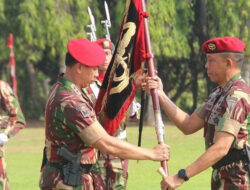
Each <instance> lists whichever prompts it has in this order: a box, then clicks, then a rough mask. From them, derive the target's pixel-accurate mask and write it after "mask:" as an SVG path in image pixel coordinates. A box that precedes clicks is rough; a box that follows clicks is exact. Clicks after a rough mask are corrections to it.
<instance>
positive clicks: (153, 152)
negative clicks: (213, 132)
mask: <svg viewBox="0 0 250 190" xmlns="http://www.w3.org/2000/svg"><path fill="white" fill-rule="evenodd" d="M104 60H105V53H104V51H103V50H102V49H101V48H100V47H99V46H98V45H97V44H96V43H94V42H90V41H89V40H87V39H76V40H71V41H70V42H69V43H68V53H67V54H66V61H65V62H66V73H65V75H64V76H62V77H60V78H59V79H58V82H56V83H55V85H54V86H53V87H52V88H51V91H50V94H49V96H48V100H47V104H46V111H45V138H46V139H45V146H46V155H47V158H48V162H47V163H46V164H45V165H44V166H43V168H42V172H41V178H40V187H41V189H84V190H92V189H94V184H93V181H92V176H91V173H90V169H91V167H92V165H93V164H94V163H95V162H96V154H95V148H97V149H99V150H100V151H102V152H104V153H107V154H113V155H114V156H118V157H121V158H123V159H136V160H140V159H150V160H166V159H168V157H169V150H168V146H167V145H157V146H156V147H155V148H154V149H145V148H139V147H136V146H134V145H131V144H129V143H126V142H124V141H120V140H118V139H116V138H114V137H111V136H109V135H108V134H107V133H106V132H105V130H104V129H103V127H102V126H101V125H100V124H99V122H98V121H97V119H96V115H95V112H94V110H93V105H92V103H91V102H90V100H89V99H88V98H87V97H86V95H85V94H84V93H83V91H82V90H81V89H82V88H85V87H87V86H88V85H89V84H90V83H92V82H94V81H95V78H96V77H97V76H98V66H99V65H101V64H103V62H104ZM135 83H136V84H137V86H138V85H139V84H140V83H139V80H137V81H135ZM79 155H80V156H79ZM70 158H73V159H72V160H70ZM78 158H79V159H78Z"/></svg>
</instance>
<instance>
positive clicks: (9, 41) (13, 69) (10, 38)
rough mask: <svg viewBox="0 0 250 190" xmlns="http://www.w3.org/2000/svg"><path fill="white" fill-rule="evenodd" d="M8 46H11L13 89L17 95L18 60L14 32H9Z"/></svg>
mask: <svg viewBox="0 0 250 190" xmlns="http://www.w3.org/2000/svg"><path fill="white" fill-rule="evenodd" d="M7 47H8V48H10V70H11V79H12V86H13V91H14V94H15V95H16V96H17V81H16V61H15V54H14V43H13V34H9V37H8V44H7Z"/></svg>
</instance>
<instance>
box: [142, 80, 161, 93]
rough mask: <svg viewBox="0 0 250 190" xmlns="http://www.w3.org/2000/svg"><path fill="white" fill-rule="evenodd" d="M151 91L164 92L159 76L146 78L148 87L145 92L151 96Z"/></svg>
mask: <svg viewBox="0 0 250 190" xmlns="http://www.w3.org/2000/svg"><path fill="white" fill-rule="evenodd" d="M151 89H157V90H159V91H163V84H162V81H161V79H160V78H159V77H158V76H155V77H146V86H145V91H146V92H147V93H148V94H150V90H151Z"/></svg>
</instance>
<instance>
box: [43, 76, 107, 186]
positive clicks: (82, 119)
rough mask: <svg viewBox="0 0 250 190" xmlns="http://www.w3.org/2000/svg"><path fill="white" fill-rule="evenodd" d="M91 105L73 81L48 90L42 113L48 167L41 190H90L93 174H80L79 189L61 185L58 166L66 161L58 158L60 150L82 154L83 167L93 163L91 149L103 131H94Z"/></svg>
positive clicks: (62, 82)
mask: <svg viewBox="0 0 250 190" xmlns="http://www.w3.org/2000/svg"><path fill="white" fill-rule="evenodd" d="M96 122H97V120H96V115H95V112H94V110H93V105H92V103H91V102H90V101H89V99H88V98H87V97H86V96H85V95H84V93H83V92H82V90H80V89H79V88H78V87H77V86H76V85H75V84H74V83H73V82H72V81H70V80H68V79H66V78H63V77H61V78H59V79H58V82H57V83H56V84H55V85H54V86H53V87H52V89H51V90H50V94H49V96H48V100H47V104H46V110H45V137H46V139H45V147H46V155H47V159H48V163H47V164H46V165H44V166H43V168H42V171H41V177H40V182H39V185H40V188H41V189H43V190H45V189H46V190H51V189H58V190H59V189H65V190H71V189H81V190H93V189H94V186H93V179H92V174H91V173H89V172H87V173H82V177H81V182H82V185H80V186H77V187H74V188H73V187H72V186H68V185H66V184H64V183H63V179H62V176H61V171H60V169H61V168H60V167H56V165H60V164H62V163H64V162H65V160H64V159H63V158H62V157H60V156H58V155H57V152H58V149H59V148H60V147H61V146H64V147H65V148H67V149H68V150H69V151H70V152H71V153H72V154H76V153H78V152H81V153H82V156H81V160H80V162H81V164H82V166H83V167H85V166H87V165H92V164H94V163H95V162H96V151H95V149H94V148H93V147H92V146H90V145H91V144H93V143H94V142H96V141H97V140H98V139H100V138H101V137H102V134H103V132H104V131H100V129H96V127H95V123H96Z"/></svg>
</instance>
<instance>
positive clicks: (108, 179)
mask: <svg viewBox="0 0 250 190" xmlns="http://www.w3.org/2000/svg"><path fill="white" fill-rule="evenodd" d="M96 43H97V44H98V45H99V46H100V47H101V48H103V50H104V52H105V54H106V59H105V63H104V64H102V65H100V66H99V67H98V71H99V76H98V77H97V80H96V81H95V82H94V83H91V84H90V86H89V87H88V88H87V89H85V92H86V91H87V94H88V96H89V98H90V99H92V102H93V103H94V104H95V103H96V99H97V97H98V94H99V90H100V87H101V84H102V82H103V80H104V77H105V73H106V71H107V69H108V66H109V63H110V61H111V59H112V50H113V48H114V47H113V43H112V42H111V41H110V40H108V39H106V38H102V39H98V40H97V41H96ZM139 108H140V104H139V103H137V102H136V100H135V99H134V100H133V102H132V103H131V105H130V106H129V109H128V111H127V114H126V115H127V116H126V117H125V118H124V119H123V121H122V122H121V124H120V126H119V128H118V129H117V132H116V134H115V137H116V138H118V139H120V140H123V141H127V133H126V121H136V119H137V116H138V110H139ZM92 174H93V176H94V180H95V181H96V183H95V185H96V186H95V189H102V188H103V187H102V186H103V184H105V186H106V187H105V189H109V190H114V189H118V188H119V189H126V185H127V179H128V160H127V159H120V158H118V157H115V156H113V155H108V154H104V153H101V152H99V154H98V161H97V164H95V165H94V167H93V170H92ZM100 181H103V182H102V183H101V184H102V185H100V187H99V186H98V184H100Z"/></svg>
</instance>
